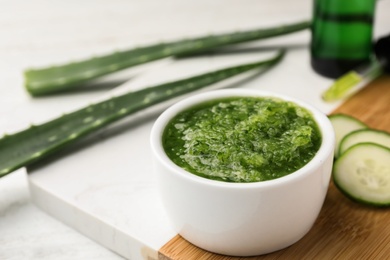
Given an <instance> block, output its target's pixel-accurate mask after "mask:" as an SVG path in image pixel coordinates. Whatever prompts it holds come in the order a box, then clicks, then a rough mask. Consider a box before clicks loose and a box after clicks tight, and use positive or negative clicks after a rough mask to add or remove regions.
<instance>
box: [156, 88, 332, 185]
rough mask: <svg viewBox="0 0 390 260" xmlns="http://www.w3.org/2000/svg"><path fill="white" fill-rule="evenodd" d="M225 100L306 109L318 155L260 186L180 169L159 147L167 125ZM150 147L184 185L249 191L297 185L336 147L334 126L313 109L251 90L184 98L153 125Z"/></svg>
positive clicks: (277, 94) (295, 100)
mask: <svg viewBox="0 0 390 260" xmlns="http://www.w3.org/2000/svg"><path fill="white" fill-rule="evenodd" d="M228 97H270V98H278V99H281V100H284V101H288V102H293V103H295V104H296V105H298V106H301V107H303V108H306V109H307V110H308V111H309V112H311V114H312V116H313V118H314V120H315V121H316V123H317V125H318V128H319V130H320V132H321V136H322V143H321V146H320V148H319V150H318V151H317V153H316V155H315V156H314V157H313V158H312V159H311V160H310V161H309V162H308V163H307V164H306V165H304V166H303V167H302V168H300V169H298V170H297V171H295V172H292V173H290V174H287V175H285V176H282V177H280V178H276V179H272V180H267V181H259V182H249V183H242V182H224V181H219V180H212V179H208V178H205V177H200V176H198V175H196V174H193V173H191V172H188V171H186V170H185V169H183V168H181V167H180V166H178V165H176V164H175V163H174V162H173V161H171V159H170V158H169V157H168V156H167V155H166V153H165V151H164V148H163V146H162V134H163V132H164V129H165V127H166V126H167V124H168V122H170V120H171V119H172V118H173V117H174V116H176V115H177V114H178V113H179V112H181V111H183V110H185V109H187V108H190V107H193V106H195V105H197V104H201V103H203V102H206V101H210V100H214V99H220V98H228ZM150 144H151V148H152V153H153V155H154V157H155V158H156V159H157V160H158V161H159V162H160V163H161V164H162V165H164V167H166V168H167V169H169V172H170V173H171V174H174V175H176V177H179V178H183V179H185V180H187V181H191V182H194V183H197V184H200V185H208V186H214V187H220V188H231V189H248V188H258V187H264V188H271V187H274V186H279V185H284V184H286V183H290V182H294V181H299V180H300V179H302V178H304V177H305V176H307V175H309V174H310V173H312V172H315V171H316V169H317V168H318V167H320V166H321V165H322V164H323V163H324V162H325V161H326V160H327V158H329V155H330V154H331V155H332V157H333V152H334V145H335V133H334V130H333V126H332V124H331V122H330V120H329V119H328V117H327V116H326V115H325V114H324V113H322V112H321V111H319V110H318V109H317V108H315V107H314V106H312V105H310V104H308V103H306V102H304V101H301V100H299V99H296V98H293V97H289V96H287V95H283V94H279V93H274V92H270V91H263V90H254V89H222V90H213V91H207V92H202V93H200V94H196V95H193V96H191V97H188V98H185V99H183V100H181V101H179V102H177V103H176V104H174V105H172V106H170V107H169V108H168V109H166V110H165V111H164V112H163V113H162V114H161V115H160V116H159V117H158V118H157V120H156V121H155V123H154V124H153V127H152V130H151V133H150Z"/></svg>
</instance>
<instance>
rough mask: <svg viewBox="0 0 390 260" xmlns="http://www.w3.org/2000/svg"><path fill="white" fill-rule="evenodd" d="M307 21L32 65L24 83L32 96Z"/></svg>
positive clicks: (288, 30) (294, 28)
mask: <svg viewBox="0 0 390 260" xmlns="http://www.w3.org/2000/svg"><path fill="white" fill-rule="evenodd" d="M310 24H311V23H310V22H309V21H303V22H298V23H292V24H288V25H285V26H277V27H272V28H266V29H256V30H250V31H243V32H236V33H226V34H220V35H210V36H204V37H199V38H192V39H187V40H181V41H175V42H169V43H161V44H156V45H150V46H146V47H141V48H136V49H131V50H126V51H118V52H115V53H111V54H108V55H104V56H100V57H95V58H91V59H86V60H82V61H76V62H73V63H69V64H63V65H59V66H53V67H47V68H38V69H34V68H32V69H28V70H26V71H25V72H24V78H25V87H26V89H27V91H28V92H29V93H30V94H31V95H33V96H41V95H48V94H53V93H57V92H61V91H65V90H69V89H72V88H76V87H78V86H80V85H82V84H84V83H86V82H88V81H90V80H93V79H96V78H99V77H101V76H104V75H108V74H110V73H113V72H117V71H120V70H123V69H126V68H129V67H132V66H136V65H139V64H143V63H147V62H151V61H154V60H158V59H163V58H166V57H170V56H185V55H188V54H191V53H199V52H202V51H205V50H211V49H215V48H219V47H223V46H228V45H232V44H238V43H243V42H248V41H254V40H260V39H265V38H270V37H275V36H279V35H284V34H289V33H293V32H297V31H301V30H304V29H308V28H310Z"/></svg>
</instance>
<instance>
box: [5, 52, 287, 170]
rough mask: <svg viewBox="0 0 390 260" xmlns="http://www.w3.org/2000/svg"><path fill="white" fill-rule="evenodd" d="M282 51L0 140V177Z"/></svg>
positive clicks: (138, 93) (113, 101)
mask: <svg viewBox="0 0 390 260" xmlns="http://www.w3.org/2000/svg"><path fill="white" fill-rule="evenodd" d="M283 55H284V51H282V52H280V53H279V54H277V55H276V56H275V57H273V58H271V59H269V60H265V61H260V62H256V63H250V64H245V65H241V66H234V67H229V68H225V69H221V70H217V71H213V72H209V73H206V74H202V75H198V76H194V77H191V78H187V79H182V80H179V81H175V82H170V83H166V84H162V85H158V86H155V87H150V88H145V89H142V90H139V91H135V92H130V93H127V94H124V95H121V96H117V97H114V98H111V99H108V100H105V101H102V102H99V103H97V104H93V105H90V106H87V107H84V108H82V109H79V110H77V111H75V112H72V113H69V114H66V115H63V116H61V117H58V118H56V119H54V120H52V121H49V122H47V123H44V124H41V125H37V126H32V127H30V128H28V129H26V130H24V131H21V132H18V133H15V134H12V135H6V136H4V137H3V138H1V139H0V177H2V176H4V175H6V174H8V173H10V172H12V171H14V170H16V169H18V168H20V167H23V166H27V165H30V164H32V163H33V162H37V161H39V160H42V159H44V158H46V157H47V156H48V155H51V154H53V153H55V152H57V151H58V150H60V149H62V148H63V147H65V146H67V145H70V144H72V143H74V142H75V141H77V140H79V139H81V138H83V137H85V136H87V135H88V134H90V133H92V132H94V131H96V130H98V129H101V128H102V127H104V126H106V125H108V124H110V123H113V122H115V121H117V120H119V119H121V118H123V117H125V116H127V115H130V114H133V113H135V112H137V111H140V110H142V109H145V108H148V107H151V106H152V105H155V104H158V103H161V102H163V101H166V100H169V99H171V98H173V97H177V96H179V95H182V94H186V93H190V92H192V91H195V90H198V89H201V88H204V87H206V86H209V85H211V84H214V83H217V82H219V81H222V80H224V79H227V78H230V77H233V76H236V75H238V74H241V73H244V72H247V71H250V70H254V69H258V68H261V67H270V66H273V65H275V64H276V63H277V62H279V61H280V60H281V59H282V57H283Z"/></svg>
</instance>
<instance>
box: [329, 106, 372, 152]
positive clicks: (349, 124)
mask: <svg viewBox="0 0 390 260" xmlns="http://www.w3.org/2000/svg"><path fill="white" fill-rule="evenodd" d="M329 120H330V121H331V122H332V125H333V128H334V131H335V135H336V145H335V151H334V156H335V157H336V158H337V157H338V156H339V153H338V152H339V147H340V142H341V140H342V139H343V138H344V136H346V135H347V134H349V133H350V132H352V131H355V130H358V129H363V128H368V126H367V125H366V124H364V123H363V122H361V121H359V120H358V119H356V118H354V117H352V116H348V115H345V114H334V115H330V116H329Z"/></svg>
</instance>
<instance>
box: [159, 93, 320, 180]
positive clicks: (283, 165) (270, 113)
mask: <svg viewBox="0 0 390 260" xmlns="http://www.w3.org/2000/svg"><path fill="white" fill-rule="evenodd" d="M162 142H163V147H164V150H165V152H166V154H167V155H168V157H169V158H170V159H171V160H172V161H173V162H174V163H175V164H177V165H178V166H180V167H182V168H184V169H186V170H187V171H189V172H191V173H193V174H196V175H199V176H202V177H205V178H209V179H215V180H220V181H226V182H258V181H266V180H272V179H276V178H279V177H282V176H285V175H287V174H289V173H292V172H294V171H296V170H298V169H299V168H301V167H303V166H304V165H305V164H307V163H308V162H309V161H310V160H311V159H312V158H313V157H314V155H315V154H316V152H317V151H318V149H319V147H320V145H321V133H320V131H319V129H318V126H317V124H316V122H315V121H314V119H313V116H312V115H311V113H310V112H309V111H307V110H306V109H304V108H302V107H300V106H298V105H296V104H295V103H292V102H286V101H283V100H281V99H276V98H262V97H232V98H224V99H217V100H212V101H208V102H205V103H202V104H199V105H196V106H194V107H191V108H189V109H187V110H185V111H183V112H180V113H179V114H178V115H176V116H175V117H174V118H173V119H172V120H171V121H170V122H169V123H168V125H167V126H166V128H165V130H164V133H163V137H162Z"/></svg>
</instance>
